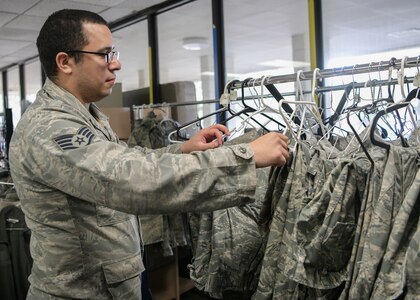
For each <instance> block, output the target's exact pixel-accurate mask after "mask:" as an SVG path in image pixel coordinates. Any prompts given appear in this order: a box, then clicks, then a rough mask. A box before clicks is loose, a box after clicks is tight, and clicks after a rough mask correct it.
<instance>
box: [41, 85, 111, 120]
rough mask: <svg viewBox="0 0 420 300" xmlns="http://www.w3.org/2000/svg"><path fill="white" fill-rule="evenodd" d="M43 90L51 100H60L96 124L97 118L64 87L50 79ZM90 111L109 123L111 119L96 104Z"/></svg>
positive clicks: (91, 105) (91, 106)
mask: <svg viewBox="0 0 420 300" xmlns="http://www.w3.org/2000/svg"><path fill="white" fill-rule="evenodd" d="M43 89H44V91H45V92H46V93H47V94H48V95H49V96H50V97H51V98H54V99H60V101H61V103H62V104H64V105H66V106H67V105H68V106H70V107H71V108H72V109H74V110H76V111H77V112H78V113H79V114H81V115H83V116H84V117H86V118H87V119H89V120H90V121H91V122H92V121H93V122H96V119H95V117H94V116H93V115H92V114H91V113H90V112H89V110H88V109H87V108H86V107H85V106H84V105H83V104H82V102H81V101H80V100H79V99H77V98H76V97H75V96H74V95H73V94H72V93H70V92H69V91H67V90H66V89H64V88H63V87H61V86H59V85H57V84H55V83H54V82H53V81H51V80H50V79H49V78H47V79H46V81H45V84H44V87H43ZM90 109H91V110H92V111H93V112H94V114H95V115H96V117H97V118H98V119H99V120H100V121H108V119H109V118H108V117H107V116H106V115H105V114H104V113H103V112H101V111H100V109H99V108H98V106H97V105H96V104H95V103H90Z"/></svg>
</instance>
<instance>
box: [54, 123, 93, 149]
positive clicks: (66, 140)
mask: <svg viewBox="0 0 420 300" xmlns="http://www.w3.org/2000/svg"><path fill="white" fill-rule="evenodd" d="M94 138H95V135H94V134H93V132H92V131H91V130H90V129H89V128H87V127H82V128H80V129H79V130H78V131H77V133H76V134H64V135H60V136H57V137H55V138H54V141H55V142H56V144H57V145H58V146H59V147H60V148H61V150H72V149H77V148H81V147H84V146H87V145H89V144H90V143H92V141H93V139H94Z"/></svg>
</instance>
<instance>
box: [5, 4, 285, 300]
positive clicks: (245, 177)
mask: <svg viewBox="0 0 420 300" xmlns="http://www.w3.org/2000/svg"><path fill="white" fill-rule="evenodd" d="M37 46H38V50H39V56H40V60H41V64H42V66H43V69H44V71H45V73H46V75H47V77H48V79H47V80H46V83H45V85H44V87H43V89H42V90H41V91H40V92H39V93H38V95H37V99H36V100H35V102H34V103H33V105H31V106H30V107H29V108H28V109H27V111H26V112H25V114H24V115H23V116H22V119H21V121H20V122H19V124H18V125H17V127H16V130H15V132H14V136H13V138H12V142H11V146H10V167H11V173H12V177H13V180H14V182H15V186H16V190H17V193H18V196H19V198H20V201H21V203H22V209H23V211H24V213H25V217H26V220H27V224H28V227H29V228H30V229H31V230H32V238H31V255H32V256H33V259H34V263H33V268H32V273H31V276H30V278H29V279H30V283H31V287H30V290H29V292H28V299H64V298H65V299H67V298H72V299H75V298H77V299H141V292H140V277H139V274H140V273H141V272H142V271H143V269H144V267H143V264H142V259H141V243H140V232H139V226H138V223H137V218H136V217H135V216H134V215H137V214H164V213H166V214H170V213H179V212H185V211H211V210H216V209H221V208H225V207H229V206H235V205H239V204H242V203H247V202H249V201H251V200H252V198H253V197H254V193H255V185H256V178H255V168H256V167H257V168H259V167H266V166H274V165H278V166H280V165H283V164H284V163H285V162H286V160H287V158H288V153H287V138H286V137H285V136H283V135H281V134H278V133H269V134H266V135H264V136H262V137H260V138H258V139H256V140H254V141H252V142H251V143H249V144H240V145H232V146H226V147H220V148H218V146H219V145H221V143H222V134H229V132H228V130H227V128H226V127H224V126H221V125H215V126H212V127H210V128H207V129H203V130H201V131H200V132H199V133H198V134H197V135H196V136H194V137H192V138H191V139H190V140H189V141H187V142H185V143H183V144H181V145H173V146H169V147H166V148H162V149H159V150H150V149H145V148H140V147H135V148H128V147H127V146H126V144H124V143H122V142H120V141H119V140H118V138H117V136H116V135H115V133H114V132H113V131H112V129H111V128H110V126H109V123H108V119H107V118H106V116H105V115H104V114H102V113H101V111H100V110H99V109H98V107H97V106H96V105H95V104H94V102H96V101H99V100H101V99H102V98H103V97H105V96H107V95H108V94H109V93H110V91H111V89H112V86H113V85H114V83H115V78H116V76H115V72H116V71H118V70H119V69H120V68H121V64H120V62H119V61H118V52H116V51H115V50H114V48H113V43H112V35H111V32H110V30H109V28H108V26H107V24H106V22H105V20H103V19H102V18H101V17H100V16H98V15H97V14H94V13H91V12H87V11H80V10H62V11H58V12H56V13H54V14H52V15H51V16H50V17H49V18H48V19H47V21H46V23H45V24H44V26H43V27H42V29H41V32H40V34H39V36H38V39H37ZM216 148H217V149H216ZM204 150H207V151H204Z"/></svg>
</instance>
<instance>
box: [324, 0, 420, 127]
mask: <svg viewBox="0 0 420 300" xmlns="http://www.w3.org/2000/svg"><path fill="white" fill-rule="evenodd" d="M378 4H380V5H378ZM419 12H420V7H419V6H418V1H416V0H408V1H405V2H404V5H396V4H395V2H393V1H381V2H375V1H354V0H348V1H334V0H324V1H322V15H323V28H324V29H323V33H324V52H325V55H324V58H325V65H326V66H325V67H326V68H338V67H343V66H350V67H351V66H356V65H358V64H369V63H371V62H381V61H387V62H388V61H390V59H391V58H392V57H395V58H397V59H403V58H404V57H405V56H408V57H417V56H418V55H419V54H420V47H419V44H420V27H419V26H418V21H417V20H416V19H415V18H412V17H411V16H412V15H413V14H416V13H419ZM415 73H417V69H416V68H409V69H406V70H405V75H406V76H407V77H411V76H414V75H415ZM391 76H392V78H393V79H396V78H397V70H393V72H392V74H391ZM388 77H389V75H388V71H382V72H380V71H379V70H378V69H374V68H373V69H372V70H371V72H369V73H364V74H356V75H350V76H340V77H334V78H330V79H328V80H326V81H325V83H326V85H345V84H350V83H351V82H358V83H363V82H366V81H368V80H372V81H373V80H377V81H385V83H384V84H382V85H377V86H375V87H368V88H360V89H356V90H355V89H353V90H352V91H351V93H350V95H349V98H350V99H351V100H353V99H354V100H356V99H357V101H363V100H366V101H372V98H381V97H383V98H385V97H388V87H387V84H386V81H387V80H388ZM411 88H412V85H410V86H409V87H408V88H407V87H405V93H406V94H407V93H408V90H410V89H411ZM343 93H344V92H343V91H336V92H331V93H328V94H327V93H326V94H325V97H324V98H325V99H326V100H327V101H326V102H325V107H326V109H327V111H332V110H334V109H335V108H336V107H337V105H338V103H339V100H340V99H341V97H342V96H343ZM393 98H394V99H395V100H396V101H397V102H398V101H400V100H401V99H402V98H403V95H402V92H401V88H400V87H398V86H395V90H394V92H393ZM360 123H361V121H359V120H357V119H356V120H355V121H354V124H360ZM365 123H367V121H366V122H365ZM354 124H353V125H354ZM342 127H345V128H346V129H347V130H350V129H349V128H348V125H347V124H346V122H343V124H342ZM356 128H357V127H356Z"/></svg>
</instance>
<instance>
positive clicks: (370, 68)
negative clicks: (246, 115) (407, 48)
mask: <svg viewBox="0 0 420 300" xmlns="http://www.w3.org/2000/svg"><path fill="white" fill-rule="evenodd" d="M404 60H405V62H404V67H407V68H410V67H418V66H419V62H420V55H419V56H417V57H407V58H406V59H396V58H394V57H393V58H391V59H390V60H389V61H380V62H371V63H367V64H356V65H353V66H344V67H339V68H332V69H324V70H320V71H319V73H318V76H319V77H318V76H317V77H318V78H320V79H321V78H329V77H335V76H345V75H356V74H363V73H371V72H378V71H386V70H389V69H390V68H393V69H399V68H401V65H402V62H403V61H404ZM296 76H297V73H294V74H287V75H277V76H267V77H265V78H255V79H251V80H247V81H246V82H243V81H235V82H234V83H232V85H231V86H230V89H239V88H241V87H242V85H244V86H245V87H253V86H258V85H261V82H262V81H263V80H264V85H268V84H277V83H286V82H294V81H296ZM300 79H301V80H312V79H313V71H306V72H302V73H301V75H300Z"/></svg>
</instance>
